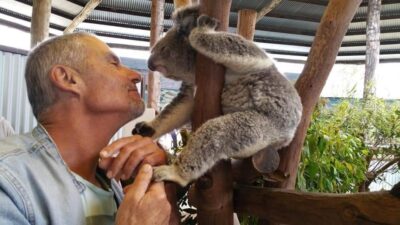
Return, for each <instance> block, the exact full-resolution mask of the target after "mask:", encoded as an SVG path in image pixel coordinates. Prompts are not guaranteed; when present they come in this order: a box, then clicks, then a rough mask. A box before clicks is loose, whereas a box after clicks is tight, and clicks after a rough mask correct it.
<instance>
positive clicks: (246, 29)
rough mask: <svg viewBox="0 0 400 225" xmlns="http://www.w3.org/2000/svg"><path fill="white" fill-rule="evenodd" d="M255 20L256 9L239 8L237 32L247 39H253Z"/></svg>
mask: <svg viewBox="0 0 400 225" xmlns="http://www.w3.org/2000/svg"><path fill="white" fill-rule="evenodd" d="M256 22H257V11H255V10H251V9H242V10H239V16H238V25H237V33H238V34H240V35H241V36H243V37H244V38H246V39H247V40H253V38H254V32H255V29H256Z"/></svg>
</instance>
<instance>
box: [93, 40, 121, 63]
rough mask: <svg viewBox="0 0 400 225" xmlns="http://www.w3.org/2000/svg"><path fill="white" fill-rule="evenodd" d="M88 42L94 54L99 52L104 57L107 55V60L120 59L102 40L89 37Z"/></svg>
mask: <svg viewBox="0 0 400 225" xmlns="http://www.w3.org/2000/svg"><path fill="white" fill-rule="evenodd" d="M86 41H87V43H88V45H89V48H90V49H91V50H92V51H93V52H97V53H100V54H102V55H105V56H106V57H107V58H114V57H116V58H118V56H117V55H116V54H115V53H114V52H112V51H111V49H110V47H109V46H108V45H107V44H106V43H104V42H103V41H102V40H100V39H98V38H96V37H92V36H89V37H88V39H87V40H86Z"/></svg>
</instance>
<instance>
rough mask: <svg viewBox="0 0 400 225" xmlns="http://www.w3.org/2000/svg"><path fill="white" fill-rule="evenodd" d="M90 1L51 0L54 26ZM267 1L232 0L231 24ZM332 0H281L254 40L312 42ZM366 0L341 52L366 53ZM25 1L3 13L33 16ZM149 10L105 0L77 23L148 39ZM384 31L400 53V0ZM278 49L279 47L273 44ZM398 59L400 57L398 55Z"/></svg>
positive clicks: (386, 46) (5, 5)
mask: <svg viewBox="0 0 400 225" xmlns="http://www.w3.org/2000/svg"><path fill="white" fill-rule="evenodd" d="M88 1H89V0H53V1H52V16H53V15H54V18H56V17H57V18H58V19H53V20H51V27H52V28H54V29H58V30H62V29H64V27H65V26H66V24H68V21H71V20H72V19H73V18H74V16H76V15H77V14H78V13H79V11H80V10H81V9H82V8H83V7H84V6H85V4H86V3H87V2H88ZM13 2H14V3H18V4H19V6H18V7H17V9H15V10H14V9H12V7H11V8H10V4H11V3H13ZM269 2H271V0H233V1H232V7H231V15H230V27H231V28H230V30H231V31H235V27H236V23H237V11H238V10H240V9H245V8H247V9H255V10H260V9H261V8H262V7H264V6H265V5H266V4H268V3H269ZM328 2H329V1H328V0H283V1H282V2H281V4H280V5H278V6H277V7H276V8H275V9H274V10H272V11H271V12H270V13H268V14H267V15H266V16H265V17H264V18H263V19H262V20H260V21H259V22H258V23H257V25H256V32H255V38H254V40H255V41H256V42H261V43H274V44H285V45H291V46H294V47H295V46H308V47H309V46H311V45H312V41H313V40H314V35H315V33H316V30H317V29H318V25H319V21H320V19H321V17H322V15H323V13H324V10H325V7H326V5H327V4H328ZM367 2H368V1H367V0H364V1H363V3H362V4H361V6H360V8H359V9H358V10H357V13H356V15H355V17H354V19H353V21H352V23H351V24H350V26H349V30H348V32H347V34H346V36H345V38H344V40H343V44H342V48H341V50H340V51H341V52H340V53H339V55H351V54H353V55H360V54H361V55H363V54H364V53H363V51H364V49H365V40H366V36H365V29H366V22H365V21H366V17H367ZM21 5H23V6H24V7H23V8H25V6H26V7H31V5H32V0H2V1H0V13H4V14H6V15H9V16H13V17H16V18H19V19H23V20H29V18H30V15H28V14H27V11H29V10H19V9H20V8H21ZM150 10H151V1H150V0H103V1H102V2H101V4H100V5H99V6H98V7H97V8H96V9H95V10H94V11H93V13H92V14H91V15H90V16H89V17H88V19H87V20H85V21H84V23H83V24H82V25H81V26H80V27H78V28H79V29H78V30H84V31H88V32H92V33H96V34H97V35H100V36H106V37H113V38H116V39H121V40H122V39H128V40H139V41H148V40H149V34H148V33H142V32H141V33H137V32H136V31H133V30H135V29H137V30H147V31H148V30H149V29H150V14H151V13H150ZM172 11H173V4H171V0H166V3H165V13H164V15H165V21H164V27H165V29H168V28H169V27H170V26H171V25H172V21H171V20H170V19H169V18H170V16H171V13H172ZM61 18H64V20H61ZM0 22H1V20H0ZM3 22H4V21H3ZM8 22H9V21H8ZM115 26H117V27H121V28H125V29H118V30H115V29H110V27H115ZM127 29H128V30H127ZM128 31H129V32H128ZM381 32H382V33H381V46H382V51H381V54H388V55H390V54H392V53H400V50H399V49H398V48H397V47H394V46H397V45H398V44H400V0H382V10H381ZM126 47H129V48H135V47H138V46H128V45H126ZM343 47H350V48H343ZM138 48H140V46H139V47H138ZM267 50H268V49H267ZM274 51H277V50H276V49H275V50H274ZM277 52H278V53H279V54H282V56H284V55H288V56H289V55H291V54H292V55H294V56H296V55H304V54H305V53H304V52H298V51H297V50H296V49H295V48H292V49H288V48H285V49H282V50H280V51H277ZM389 53H390V54H389ZM394 55H396V54H394ZM382 58H384V57H382ZM385 58H387V56H386V57H385ZM389 58H390V56H389ZM398 60H399V61H400V59H398ZM354 62H356V60H354Z"/></svg>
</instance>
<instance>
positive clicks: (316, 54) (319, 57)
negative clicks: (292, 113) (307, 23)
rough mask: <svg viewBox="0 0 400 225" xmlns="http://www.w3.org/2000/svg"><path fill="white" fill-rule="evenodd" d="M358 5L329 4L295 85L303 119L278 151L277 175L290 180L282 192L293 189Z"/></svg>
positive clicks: (344, 0)
mask: <svg viewBox="0 0 400 225" xmlns="http://www.w3.org/2000/svg"><path fill="white" fill-rule="evenodd" d="M360 3H361V0H354V1H348V0H330V1H329V4H328V6H327V8H326V9H325V12H324V15H323V17H322V20H321V23H320V25H319V28H318V30H317V33H316V36H315V39H314V43H313V45H312V47H311V50H310V54H309V57H308V60H307V63H306V64H305V66H304V69H303V71H302V73H301V75H300V77H299V79H298V80H297V82H296V84H295V87H296V89H297V91H298V93H299V95H300V97H301V100H302V104H303V115H302V119H301V121H300V124H299V126H298V128H297V131H296V134H295V137H294V139H293V140H292V142H291V144H290V145H289V146H288V147H286V148H284V149H282V150H280V154H281V162H280V165H279V172H280V173H282V174H285V175H289V178H288V179H286V180H285V181H284V182H282V183H281V184H280V186H281V187H283V188H288V189H294V186H295V182H296V174H297V168H298V164H299V161H300V156H301V151H302V149H303V144H304V139H305V136H306V133H307V129H308V126H309V124H310V120H311V114H312V112H313V111H314V107H315V105H316V103H317V102H318V99H319V96H320V94H321V91H322V88H323V87H324V85H325V82H326V80H327V79H328V76H329V73H330V71H331V69H332V67H333V65H334V63H335V60H336V56H337V54H338V51H339V48H340V45H341V43H342V40H343V37H344V35H345V34H346V31H347V28H348V26H349V23H350V21H351V19H352V18H353V16H354V14H355V13H356V11H357V8H358V6H359V5H360Z"/></svg>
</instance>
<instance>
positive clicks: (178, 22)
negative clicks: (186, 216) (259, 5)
mask: <svg viewBox="0 0 400 225" xmlns="http://www.w3.org/2000/svg"><path fill="white" fill-rule="evenodd" d="M173 19H174V26H173V27H172V28H171V29H170V30H169V31H168V32H167V33H166V35H165V37H164V38H162V39H161V40H160V41H159V42H157V44H156V45H155V46H154V48H153V49H152V52H151V56H150V58H149V60H148V65H149V68H150V69H151V70H155V71H159V72H161V73H162V74H164V75H165V76H166V77H169V78H171V79H175V80H181V81H182V87H181V90H180V93H179V94H178V96H177V97H176V98H175V99H173V101H172V102H171V104H170V105H168V106H167V107H166V108H165V110H163V111H162V112H161V113H160V115H159V116H158V117H156V118H155V119H154V120H153V121H151V122H149V123H141V124H138V125H137V127H136V128H135V130H134V132H136V133H141V134H147V135H149V136H152V137H153V138H158V137H159V136H161V135H163V134H165V133H167V132H169V131H170V130H172V129H174V128H177V127H179V126H181V125H183V124H184V123H186V122H187V121H189V119H190V118H191V113H192V111H193V99H194V93H195V84H194V81H195V69H194V68H195V61H196V60H195V59H196V54H197V52H200V53H202V54H203V55H205V56H207V57H209V58H211V59H212V60H214V61H215V62H217V63H220V64H222V65H224V66H225V67H226V74H225V84H224V89H223V93H222V107H223V112H224V115H223V116H220V117H217V118H214V119H211V120H209V121H207V122H206V123H204V124H203V125H202V126H201V127H200V128H198V129H197V131H196V132H194V134H193V135H192V137H191V138H190V140H189V142H188V144H187V146H186V147H185V149H184V150H183V151H182V152H181V154H180V155H179V156H178V157H177V159H176V160H175V161H174V162H173V164H172V165H168V166H160V167H156V168H155V169H154V177H155V179H156V180H170V181H174V182H177V183H179V184H180V185H182V186H185V185H187V184H188V183H189V182H190V181H192V180H194V179H197V178H198V177H200V176H201V175H203V174H204V173H205V172H206V171H207V170H208V169H210V168H211V167H212V166H213V165H214V164H215V163H216V162H217V161H219V160H221V159H227V158H230V157H233V158H244V157H249V156H251V155H253V154H255V153H257V152H258V151H259V150H261V149H264V148H269V149H272V150H275V151H276V150H278V149H280V148H282V147H284V146H286V145H288V144H289V142H290V141H291V140H292V138H293V136H294V133H295V130H296V127H297V125H298V124H299V121H300V118H301V112H302V105H301V101H300V98H299V96H298V94H297V92H296V90H295V89H294V87H293V86H292V85H291V84H290V82H289V81H288V80H287V79H286V78H285V77H284V76H283V75H282V74H281V73H280V72H279V71H278V70H277V68H276V66H275V65H274V63H273V60H272V59H271V58H270V57H269V56H268V55H267V54H266V53H265V52H264V51H263V50H262V49H260V48H259V47H257V46H256V45H255V44H254V43H253V42H251V41H247V40H245V39H244V38H242V37H241V36H239V35H235V34H230V33H226V32H216V31H215V28H216V26H217V21H216V20H215V19H212V18H210V17H208V16H205V15H202V16H199V8H198V6H191V7H187V8H184V9H182V10H179V11H177V12H175V13H174V15H173Z"/></svg>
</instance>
